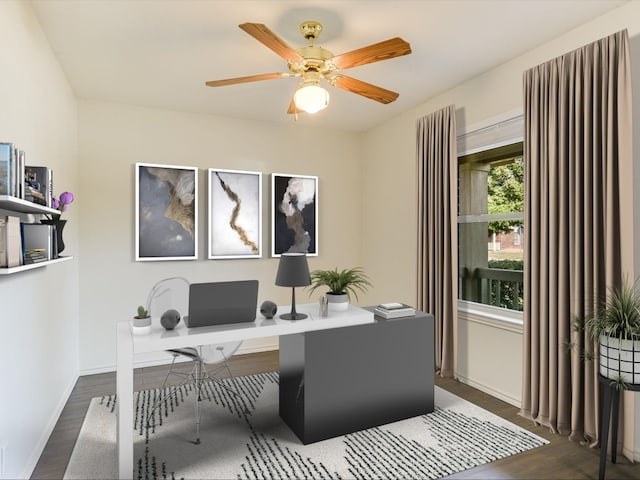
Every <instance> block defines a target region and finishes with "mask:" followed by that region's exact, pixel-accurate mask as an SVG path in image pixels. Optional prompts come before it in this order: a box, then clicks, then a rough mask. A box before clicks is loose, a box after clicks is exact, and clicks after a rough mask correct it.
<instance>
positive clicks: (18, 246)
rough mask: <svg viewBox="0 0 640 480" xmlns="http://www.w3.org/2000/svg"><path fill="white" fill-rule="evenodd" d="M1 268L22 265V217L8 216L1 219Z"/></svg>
mask: <svg viewBox="0 0 640 480" xmlns="http://www.w3.org/2000/svg"><path fill="white" fill-rule="evenodd" d="M0 236H2V242H0V244H1V246H0V251H2V252H3V254H2V255H0V267H9V268H11V267H18V266H20V265H22V261H23V257H22V235H21V233H20V217H14V216H12V215H7V216H3V217H0Z"/></svg>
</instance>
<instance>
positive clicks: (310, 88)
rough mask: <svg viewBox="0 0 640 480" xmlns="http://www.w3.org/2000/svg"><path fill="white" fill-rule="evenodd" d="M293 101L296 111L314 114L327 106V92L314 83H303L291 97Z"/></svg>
mask: <svg viewBox="0 0 640 480" xmlns="http://www.w3.org/2000/svg"><path fill="white" fill-rule="evenodd" d="M293 101H294V103H295V104H296V108H297V109H298V110H302V111H304V112H307V113H316V112H319V111H320V110H323V109H325V108H327V106H328V105H329V92H327V91H326V90H325V89H324V88H322V87H321V86H320V85H318V84H317V83H316V82H313V83H303V84H302V85H301V86H300V87H298V89H297V90H296V93H295V94H294V95H293Z"/></svg>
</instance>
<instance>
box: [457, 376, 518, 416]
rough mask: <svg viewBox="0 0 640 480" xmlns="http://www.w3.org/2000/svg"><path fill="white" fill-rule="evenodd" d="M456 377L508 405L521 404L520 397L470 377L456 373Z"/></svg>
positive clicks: (516, 405)
mask: <svg viewBox="0 0 640 480" xmlns="http://www.w3.org/2000/svg"><path fill="white" fill-rule="evenodd" d="M456 378H457V379H458V380H459V381H460V382H462V383H464V384H466V385H469V386H470V387H473V388H477V389H478V390H480V391H481V392H484V393H487V394H489V395H491V396H492V397H496V398H498V399H500V400H502V401H503V402H507V403H508V404H510V405H513V406H514V407H518V408H521V406H522V399H520V398H516V397H514V396H512V395H509V394H507V393H505V392H502V391H500V390H496V389H495V388H492V387H489V386H487V385H484V384H482V383H479V382H476V381H475V380H472V379H470V378H467V377H465V376H464V375H457V376H456Z"/></svg>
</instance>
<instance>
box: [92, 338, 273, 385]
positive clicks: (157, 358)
mask: <svg viewBox="0 0 640 480" xmlns="http://www.w3.org/2000/svg"><path fill="white" fill-rule="evenodd" d="M278 347H279V345H278V341H277V339H276V341H274V342H272V343H267V344H265V343H261V344H260V345H256V346H251V345H246V346H245V345H241V346H240V348H239V349H238V351H237V352H236V355H244V354H247V353H259V352H270V351H272V350H278ZM185 361H188V359H186V358H185V359H177V360H176V362H185ZM169 363H171V357H169V356H168V355H166V354H162V352H160V353H159V354H155V353H152V354H150V355H148V356H144V357H142V356H141V357H139V358H137V359H135V360H134V367H135V368H144V367H155V366H157V365H167V364H169ZM115 371H116V365H115V364H110V365H105V366H102V367H92V368H84V369H82V370H80V376H84V375H96V374H98V373H110V372H115Z"/></svg>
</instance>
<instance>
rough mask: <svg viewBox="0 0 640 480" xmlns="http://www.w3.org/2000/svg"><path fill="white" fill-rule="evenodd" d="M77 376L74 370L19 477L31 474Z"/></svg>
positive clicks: (27, 476) (26, 476) (28, 476)
mask: <svg viewBox="0 0 640 480" xmlns="http://www.w3.org/2000/svg"><path fill="white" fill-rule="evenodd" d="M78 377H79V375H78V372H76V373H75V374H74V375H73V376H72V377H71V381H70V383H69V384H68V385H67V387H66V388H65V389H64V392H63V393H62V397H60V400H59V401H58V405H56V408H55V409H54V411H53V413H52V414H51V417H50V418H49V421H48V422H47V426H46V427H45V429H44V430H43V432H42V435H40V439H39V440H38V442H37V443H36V444H35V445H34V447H33V450H32V451H31V455H29V459H28V460H27V463H26V465H25V466H24V470H23V471H22V474H21V475H20V478H31V475H32V474H33V471H34V470H35V468H36V465H37V464H38V460H40V456H41V455H42V452H44V447H46V446H47V442H48V441H49V437H50V436H51V434H52V433H53V429H54V428H55V426H56V423H58V419H59V418H60V415H61V414H62V410H64V406H65V405H66V404H67V401H68V400H69V397H70V396H71V392H72V391H73V387H75V386H76V382H77V381H78Z"/></svg>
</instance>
